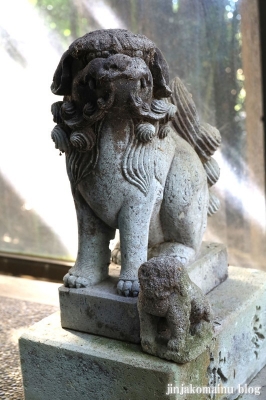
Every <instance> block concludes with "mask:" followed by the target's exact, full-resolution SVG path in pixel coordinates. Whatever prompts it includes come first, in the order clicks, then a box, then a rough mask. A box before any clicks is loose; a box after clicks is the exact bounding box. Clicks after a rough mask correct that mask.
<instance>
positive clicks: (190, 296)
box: [138, 256, 212, 363]
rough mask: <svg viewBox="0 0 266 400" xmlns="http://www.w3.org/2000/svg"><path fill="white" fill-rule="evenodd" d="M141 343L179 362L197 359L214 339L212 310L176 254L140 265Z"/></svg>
mask: <svg viewBox="0 0 266 400" xmlns="http://www.w3.org/2000/svg"><path fill="white" fill-rule="evenodd" d="M139 282H140V293H139V298H138V310H139V317H140V337H141V345H142V348H143V350H144V351H146V352H147V353H150V354H153V355H155V356H159V357H161V358H166V359H168V360H173V361H176V362H178V363H183V362H187V361H191V360H192V359H194V358H196V357H197V356H198V355H199V354H200V353H201V352H202V351H203V349H204V346H205V347H206V345H208V344H209V341H210V339H211V338H212V324H211V320H212V317H211V310H210V305H209V302H208V300H207V298H206V296H204V295H203V293H202V291H201V290H200V289H199V288H198V286H197V285H195V284H194V283H193V282H192V281H191V280H190V278H189V276H188V273H187V271H186V268H185V267H184V266H183V265H182V263H181V262H180V261H179V260H178V259H177V258H175V257H167V256H164V257H154V258H152V259H150V260H149V261H147V262H146V263H144V264H142V265H141V267H140V268H139Z"/></svg>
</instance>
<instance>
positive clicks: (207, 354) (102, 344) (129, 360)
mask: <svg viewBox="0 0 266 400" xmlns="http://www.w3.org/2000/svg"><path fill="white" fill-rule="evenodd" d="M229 276H230V278H229V279H227V280H226V281H225V282H224V283H222V284H221V285H220V286H219V287H217V288H216V289H214V290H213V291H212V292H211V293H209V294H208V298H209V301H210V303H211V304H212V307H213V312H214V315H215V320H214V323H215V331H214V337H213V340H212V343H211V345H210V348H206V350H205V351H204V352H203V353H202V354H201V355H200V356H199V357H198V358H197V359H196V360H194V361H191V362H189V363H187V364H183V365H178V364H175V363H173V362H169V361H166V360H161V359H159V358H157V357H153V356H150V355H147V354H144V353H143V352H142V350H141V347H140V345H136V344H130V343H125V342H122V341H119V340H114V339H106V338H103V337H99V336H94V335H90V334H86V333H82V332H76V331H73V330H67V329H62V328H61V326H60V320H59V314H53V315H52V316H50V317H48V318H46V319H44V320H43V321H41V322H39V323H38V324H36V325H34V326H33V327H31V328H30V329H29V330H28V331H27V333H25V334H23V336H22V337H21V338H20V343H19V344H20V354H21V366H22V373H23V382H24V389H25V400H51V399H56V400H69V399H73V400H74V399H78V400H88V399H89V400H106V399H108V400H124V399H134V400H139V399H141V400H151V399H155V400H168V399H171V400H173V399H178V400H184V399H186V400H194V399H197V400H206V398H210V399H214V398H215V400H221V399H236V398H237V397H238V396H239V393H238V391H237V390H238V385H240V386H243V385H244V384H245V383H248V382H250V381H251V379H252V378H253V377H254V376H255V375H256V374H257V373H258V371H259V370H260V369H261V368H262V367H263V365H264V364H265V363H266V340H265V335H266V313H265V305H266V279H265V278H266V274H265V273H263V272H261V271H256V270H250V269H243V268H230V269H229ZM182 388H183V389H182ZM182 390H183V394H178V393H177V392H178V391H179V392H180V391H182ZM196 390H197V392H196ZM174 391H175V392H176V393H175V394H174ZM214 391H216V394H215V396H214ZM167 392H169V393H172V394H166V393H167ZM206 393H210V396H209V397H208V395H207V394H206Z"/></svg>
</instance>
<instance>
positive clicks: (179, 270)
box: [138, 257, 190, 299]
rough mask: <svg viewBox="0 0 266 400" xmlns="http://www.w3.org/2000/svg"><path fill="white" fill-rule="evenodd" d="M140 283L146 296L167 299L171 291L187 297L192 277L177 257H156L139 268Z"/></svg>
mask: <svg viewBox="0 0 266 400" xmlns="http://www.w3.org/2000/svg"><path fill="white" fill-rule="evenodd" d="M138 275H139V283H140V287H141V291H143V293H144V295H145V297H147V298H150V299H156V298H157V299H165V298H167V297H169V296H170V294H171V293H179V294H180V295H181V296H183V297H186V296H187V295H188V291H189V284H190V279H189V277H188V274H187V272H186V270H185V268H184V266H183V265H182V264H181V263H180V262H179V260H178V259H177V258H175V257H154V258H152V259H150V260H149V261H147V262H146V263H144V264H142V265H141V266H140V268H139V272H138Z"/></svg>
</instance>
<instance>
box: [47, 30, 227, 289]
mask: <svg viewBox="0 0 266 400" xmlns="http://www.w3.org/2000/svg"><path fill="white" fill-rule="evenodd" d="M169 85H170V86H171V89H170V87H169ZM51 89H52V92H53V93H54V94H56V95H60V96H61V95H63V96H64V98H63V101H58V102H56V103H54V104H53V105H52V109H51V111H52V114H53V119H54V122H55V123H56V124H57V125H56V126H55V127H54V129H53V131H52V139H53V141H54V143H55V147H56V148H57V149H59V150H60V151H61V152H63V153H65V155H66V166H67V173H68V177H69V180H70V184H71V188H72V194H73V197H74V202H75V206H76V211H77V222H78V232H79V241H78V243H79V246H78V254H77V258H76V262H75V265H74V266H73V267H72V268H71V269H70V270H69V272H68V273H67V274H66V275H65V277H64V285H65V286H66V287H69V288H76V289H80V288H82V287H88V286H94V285H95V284H97V283H100V282H101V281H104V280H105V279H106V278H107V275H108V265H109V260H110V249H109V242H110V240H111V239H113V238H114V235H115V230H116V229H119V231H120V245H121V271H120V280H119V282H118V284H117V290H118V294H120V295H124V296H128V295H132V296H137V294H138V291H139V285H138V268H139V267H140V265H141V264H143V263H144V262H146V261H147V250H148V248H152V249H154V250H156V251H158V252H159V255H160V256H163V255H166V256H175V257H177V258H178V259H179V260H180V262H181V263H182V264H183V265H184V266H185V267H187V266H189V265H190V264H191V262H192V261H193V260H194V258H195V255H196V254H197V253H198V250H199V249H200V245H201V242H202V238H203V234H204V231H205V228H206V225H207V214H213V213H214V212H216V211H217V209H218V200H215V197H214V196H213V195H212V196H210V195H209V188H210V186H212V185H213V184H214V183H215V182H216V181H217V179H218V178H219V167H218V166H217V164H216V163H215V161H213V162H212V161H211V156H212V155H213V153H214V152H215V151H216V150H217V148H218V147H219V145H220V143H221V136H220V133H219V131H218V130H217V129H215V128H213V127H211V126H210V125H208V124H204V123H202V122H201V121H200V119H199V115H198V113H197V110H196V107H195V104H194V101H193V99H192V96H191V95H190V93H189V92H188V90H187V89H186V87H185V86H184V84H183V83H182V82H181V80H180V79H179V78H178V77H176V78H175V79H174V80H173V81H172V83H171V84H170V82H169V72H168V65H167V62H166V60H165V58H164V56H163V54H162V53H161V51H160V50H159V49H158V48H157V47H156V45H155V44H154V43H153V42H152V41H150V40H149V39H148V38H146V37H145V36H143V35H139V34H133V33H132V32H129V31H127V30H124V29H106V30H97V31H94V32H90V33H88V34H86V35H84V36H83V37H81V38H78V39H77V40H75V42H73V43H72V44H71V46H70V47H69V49H68V50H67V51H66V52H65V53H64V54H63V55H62V57H61V60H60V62H59V64H58V67H57V69H56V71H55V74H54V78H53V83H52V87H51ZM167 99H169V101H168V100H167ZM206 163H208V164H207V166H206V168H204V165H205V164H206ZM214 164H215V167H214Z"/></svg>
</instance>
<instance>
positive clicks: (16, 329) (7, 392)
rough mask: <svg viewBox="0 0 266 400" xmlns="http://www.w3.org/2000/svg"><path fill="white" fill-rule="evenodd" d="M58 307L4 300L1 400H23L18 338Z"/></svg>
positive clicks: (0, 309)
mask: <svg viewBox="0 0 266 400" xmlns="http://www.w3.org/2000/svg"><path fill="white" fill-rule="evenodd" d="M57 310H58V308H57V307H55V306H51V305H45V304H39V303H33V302H29V301H23V300H18V299H13V298H8V297H0V315H1V320H0V399H1V400H23V399H24V396H23V388H22V378H21V370H20V361H19V350H18V338H19V336H20V335H21V334H22V333H23V331H24V330H25V329H26V328H28V327H29V326H31V325H33V324H34V323H35V322H38V321H40V320H41V319H43V318H45V317H47V316H48V315H50V314H52V313H53V312H55V311H57Z"/></svg>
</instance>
